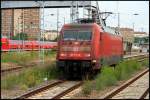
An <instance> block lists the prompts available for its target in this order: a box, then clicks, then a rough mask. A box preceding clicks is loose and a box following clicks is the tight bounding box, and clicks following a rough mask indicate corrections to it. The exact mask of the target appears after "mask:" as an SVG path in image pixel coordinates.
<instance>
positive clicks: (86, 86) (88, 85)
mask: <svg viewBox="0 0 150 100" xmlns="http://www.w3.org/2000/svg"><path fill="white" fill-rule="evenodd" d="M84 83H85V84H84V85H83V88H82V92H83V93H84V94H86V95H87V94H90V93H91V91H92V88H93V83H92V82H91V81H89V80H86V81H85V82H84Z"/></svg>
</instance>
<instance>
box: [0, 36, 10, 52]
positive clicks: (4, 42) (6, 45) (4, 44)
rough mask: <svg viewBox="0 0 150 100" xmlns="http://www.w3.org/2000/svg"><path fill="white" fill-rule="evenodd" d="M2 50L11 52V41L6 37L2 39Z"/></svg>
mask: <svg viewBox="0 0 150 100" xmlns="http://www.w3.org/2000/svg"><path fill="white" fill-rule="evenodd" d="M1 50H2V51H9V40H8V39H7V38H6V37H2V38H1Z"/></svg>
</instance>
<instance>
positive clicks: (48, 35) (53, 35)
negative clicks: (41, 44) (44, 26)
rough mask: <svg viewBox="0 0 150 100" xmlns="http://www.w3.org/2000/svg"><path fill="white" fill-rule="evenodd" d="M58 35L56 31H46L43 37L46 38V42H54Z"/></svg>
mask: <svg viewBox="0 0 150 100" xmlns="http://www.w3.org/2000/svg"><path fill="white" fill-rule="evenodd" d="M57 34H58V33H57V31H56V30H45V32H44V35H42V36H44V38H45V39H46V40H50V41H53V40H56V38H57ZM42 38H43V37H42Z"/></svg>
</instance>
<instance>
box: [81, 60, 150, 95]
mask: <svg viewBox="0 0 150 100" xmlns="http://www.w3.org/2000/svg"><path fill="white" fill-rule="evenodd" d="M148 63H149V62H148V60H147V61H145V62H143V63H140V62H137V60H127V61H122V62H120V63H119V64H118V65H117V66H116V67H115V68H114V69H113V68H112V67H109V66H103V67H102V70H101V73H100V74H98V75H97V76H96V79H95V80H94V81H88V82H85V84H84V85H83V93H84V94H89V93H90V92H91V91H92V89H96V90H101V89H104V88H105V87H106V86H111V85H115V84H116V82H117V80H124V79H128V78H129V77H131V75H132V74H133V73H134V72H135V71H136V70H140V69H141V68H142V65H147V64H148Z"/></svg>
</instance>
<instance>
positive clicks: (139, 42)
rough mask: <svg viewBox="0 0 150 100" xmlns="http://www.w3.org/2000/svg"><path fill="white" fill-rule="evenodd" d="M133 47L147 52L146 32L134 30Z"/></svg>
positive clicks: (147, 36)
mask: <svg viewBox="0 0 150 100" xmlns="http://www.w3.org/2000/svg"><path fill="white" fill-rule="evenodd" d="M134 40H135V41H134V45H133V46H134V48H133V49H135V48H137V47H138V48H139V49H138V50H137V51H138V52H149V35H148V34H147V33H146V32H134Z"/></svg>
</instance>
